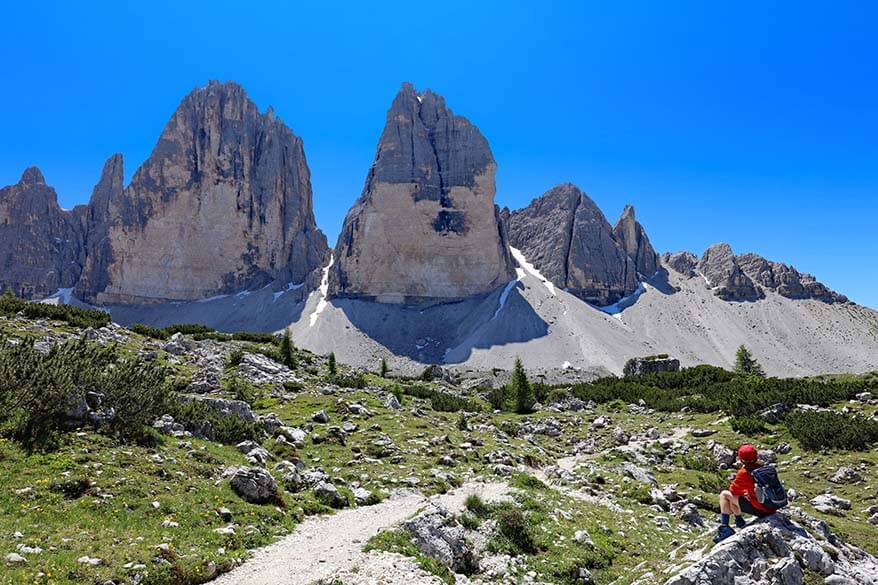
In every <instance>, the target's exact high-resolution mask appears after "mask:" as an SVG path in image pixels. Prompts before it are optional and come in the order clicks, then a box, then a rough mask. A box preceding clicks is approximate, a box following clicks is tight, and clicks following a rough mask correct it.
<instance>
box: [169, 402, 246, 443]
mask: <svg viewBox="0 0 878 585" xmlns="http://www.w3.org/2000/svg"><path fill="white" fill-rule="evenodd" d="M166 414H170V415H171V416H172V417H174V421H175V422H178V423H180V424H181V425H183V426H184V427H185V428H186V430H187V431H189V432H190V433H193V434H198V435H204V436H206V437H207V438H209V439H212V440H214V441H217V442H219V443H223V444H226V445H236V444H238V443H240V442H241V441H249V440H253V441H255V440H258V439H260V438H262V435H263V431H262V429H261V428H260V427H259V425H257V424H256V423H249V422H246V421H244V420H241V419H240V418H238V417H237V416H221V415H220V414H219V413H218V412H217V411H216V410H214V409H213V408H211V407H210V406H208V405H207V404H205V403H204V402H201V401H198V400H185V401H184V400H171V401H169V403H168V406H167V408H166Z"/></svg>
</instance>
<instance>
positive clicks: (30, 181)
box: [18, 167, 46, 185]
mask: <svg viewBox="0 0 878 585" xmlns="http://www.w3.org/2000/svg"><path fill="white" fill-rule="evenodd" d="M18 184H19V185H45V184H46V179H45V177H43V173H42V172H41V171H40V169H39V168H38V167H28V168H26V169H25V170H24V173H22V174H21V180H20V181H19V182H18Z"/></svg>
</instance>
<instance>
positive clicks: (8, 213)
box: [0, 167, 83, 298]
mask: <svg viewBox="0 0 878 585" xmlns="http://www.w3.org/2000/svg"><path fill="white" fill-rule="evenodd" d="M82 241H83V235H82V230H81V226H80V224H79V222H78V221H77V218H76V217H75V216H74V214H73V213H71V212H67V211H64V210H62V209H61V207H59V205H58V197H57V195H56V194H55V190H54V189H52V188H51V187H49V186H48V185H46V181H45V179H44V178H43V174H42V173H41V172H40V170H39V169H38V168H36V167H31V168H29V169H27V170H26V171H24V174H23V175H22V177H21V180H20V181H19V182H18V183H17V184H15V185H10V186H8V187H4V188H2V189H0V290H5V289H12V291H13V292H14V293H15V294H17V295H19V296H22V297H26V298H34V297H41V296H46V295H49V294H51V293H53V292H55V291H56V290H58V289H59V288H72V287H73V286H74V284H76V281H77V279H78V278H79V274H80V272H81V270H82V261H83V247H82Z"/></svg>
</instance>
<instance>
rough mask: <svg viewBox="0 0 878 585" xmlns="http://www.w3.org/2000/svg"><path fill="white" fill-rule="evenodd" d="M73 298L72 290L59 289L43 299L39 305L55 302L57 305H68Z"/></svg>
mask: <svg viewBox="0 0 878 585" xmlns="http://www.w3.org/2000/svg"><path fill="white" fill-rule="evenodd" d="M72 297H73V289H72V288H59V289H58V290H56V291H55V292H53V293H52V294H50V295H49V296H47V297H46V298H44V299H43V300H42V301H40V302H41V303H45V302H47V301H56V302H57V304H59V305H69V304H70V299H71V298H72Z"/></svg>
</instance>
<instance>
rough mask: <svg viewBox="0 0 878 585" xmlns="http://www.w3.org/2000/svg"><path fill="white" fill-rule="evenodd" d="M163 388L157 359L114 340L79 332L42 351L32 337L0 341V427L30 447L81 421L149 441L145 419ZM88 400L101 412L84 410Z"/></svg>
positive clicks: (154, 411)
mask: <svg viewBox="0 0 878 585" xmlns="http://www.w3.org/2000/svg"><path fill="white" fill-rule="evenodd" d="M169 388H170V384H169V379H168V375H167V371H166V369H165V368H164V367H163V366H161V365H159V364H158V363H156V362H145V361H143V360H141V359H139V358H132V357H128V356H126V355H124V354H123V353H122V352H121V351H120V350H119V349H118V348H117V347H115V346H112V345H109V346H101V345H98V344H95V343H91V342H88V341H85V340H84V339H80V340H73V341H67V342H64V343H59V344H56V345H54V346H53V347H52V348H51V349H50V350H49V352H48V353H47V354H44V353H41V352H40V351H37V350H36V349H35V348H34V346H33V342H32V341H25V342H21V343H18V344H15V345H13V344H11V343H7V342H5V341H3V340H0V430H2V431H3V432H4V433H5V434H7V435H9V436H11V437H12V438H14V439H15V440H17V441H19V442H20V443H21V444H22V445H23V446H24V447H25V448H27V449H30V450H35V449H50V448H52V447H54V446H55V444H56V443H57V440H58V438H59V437H60V436H61V435H62V434H63V433H65V432H67V431H69V430H71V429H72V428H76V427H79V426H82V425H92V426H94V427H95V428H96V429H97V430H99V431H100V432H102V433H105V434H108V435H112V436H115V437H117V438H119V439H122V440H125V441H133V442H139V443H152V442H154V441H155V439H156V437H155V434H154V433H153V432H152V429H151V423H152V421H153V420H155V419H156V418H157V417H158V416H159V415H161V414H162V411H163V410H164V408H165V405H166V403H167V396H168V393H169ZM87 398H88V399H89V400H87ZM89 401H90V402H91V403H95V402H98V401H99V402H100V405H99V406H98V405H97V404H95V405H94V407H95V408H96V409H97V410H99V411H100V412H101V413H102V416H99V417H91V418H88V417H86V411H87V410H88V408H87V405H88V404H89ZM110 413H112V414H110Z"/></svg>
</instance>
